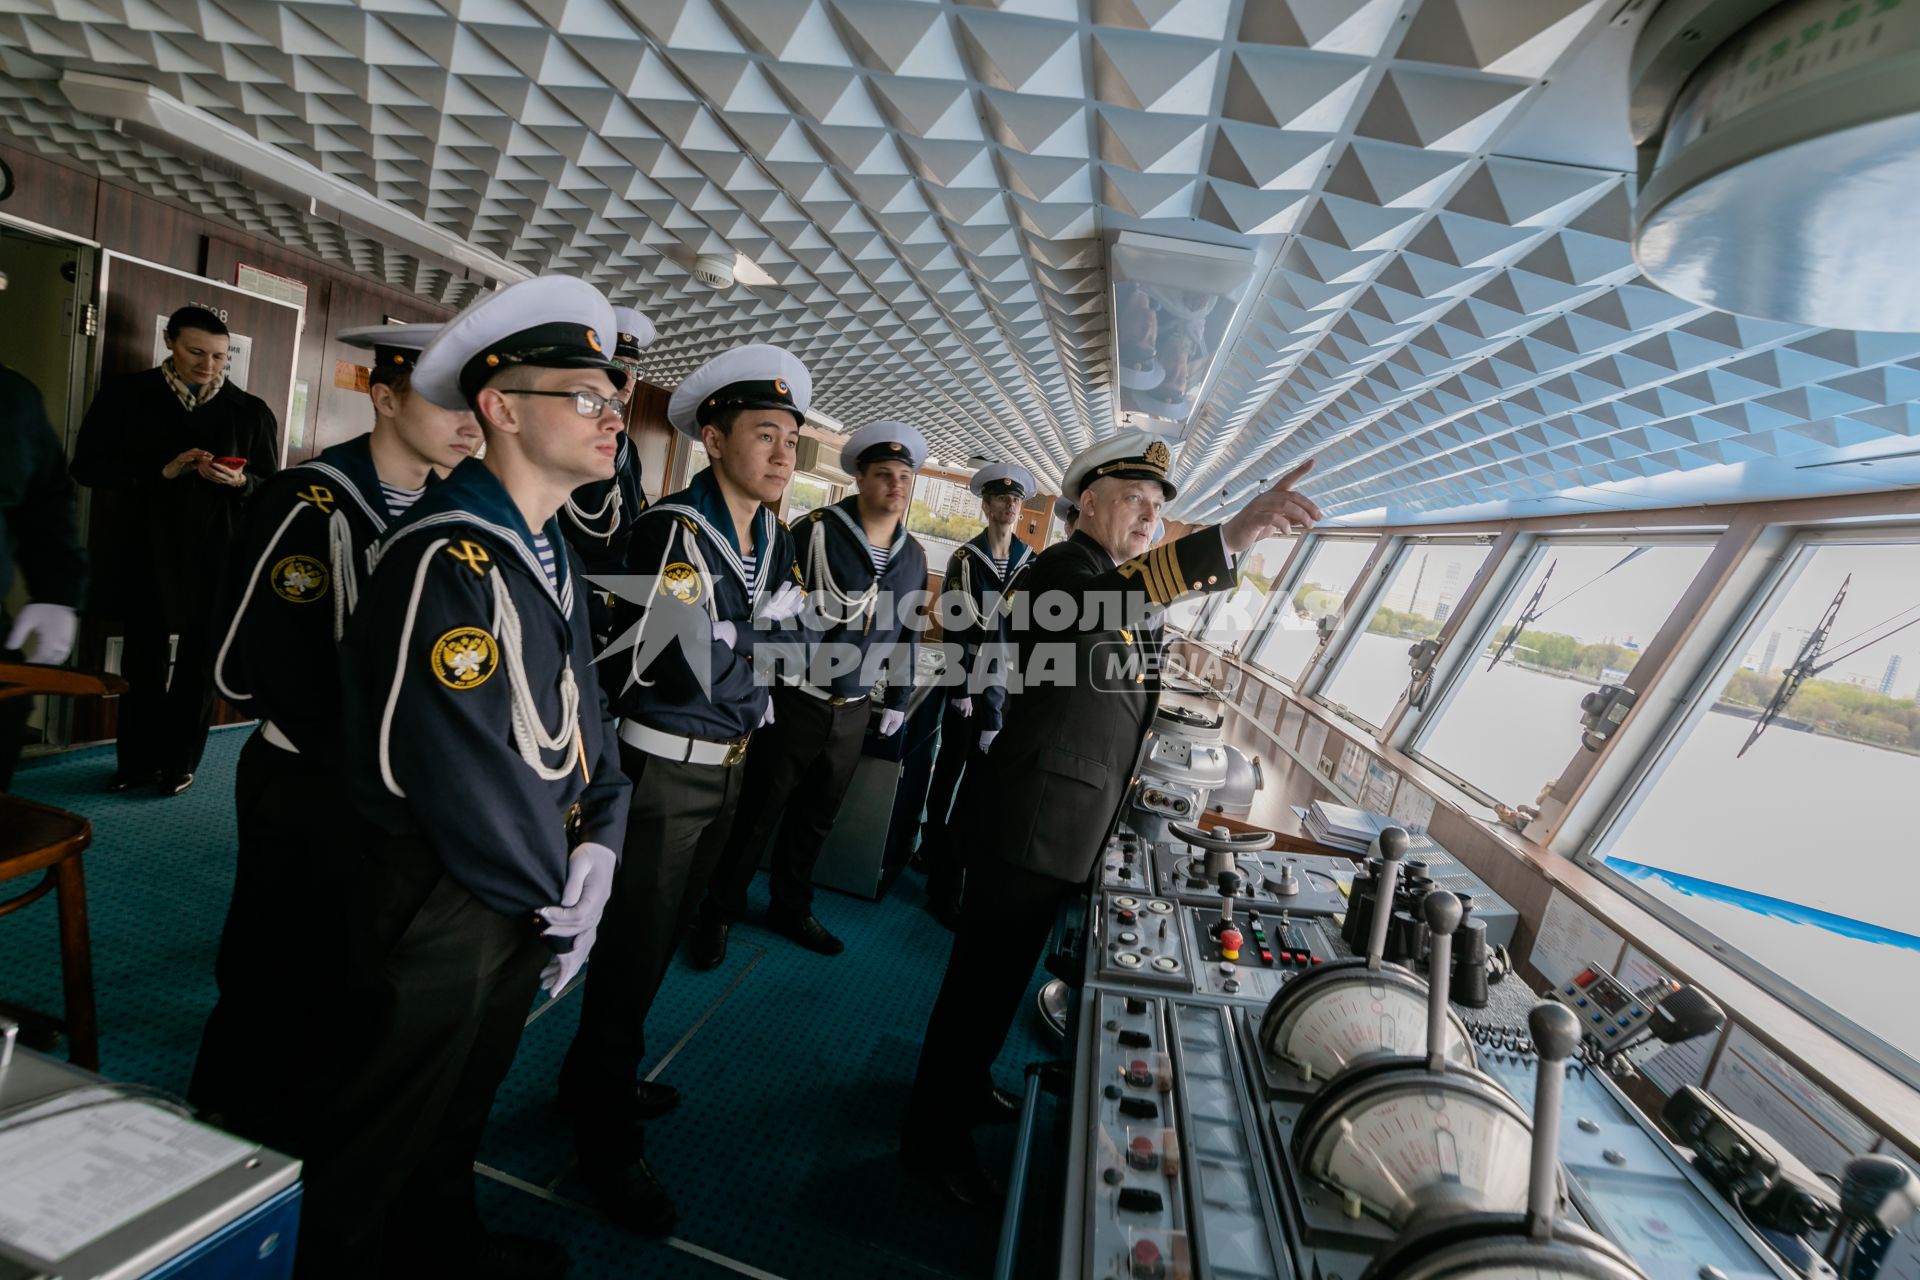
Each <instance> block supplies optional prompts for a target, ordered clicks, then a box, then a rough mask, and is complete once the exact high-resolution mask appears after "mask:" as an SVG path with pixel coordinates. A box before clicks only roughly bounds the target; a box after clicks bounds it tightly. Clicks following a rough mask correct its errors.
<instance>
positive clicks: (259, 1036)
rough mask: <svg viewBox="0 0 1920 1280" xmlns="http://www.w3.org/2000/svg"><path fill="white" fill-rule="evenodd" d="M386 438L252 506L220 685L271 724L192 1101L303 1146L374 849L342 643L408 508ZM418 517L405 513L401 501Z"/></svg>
mask: <svg viewBox="0 0 1920 1280" xmlns="http://www.w3.org/2000/svg"><path fill="white" fill-rule="evenodd" d="M371 440H372V437H371V435H364V436H357V437H355V438H354V439H351V440H347V441H344V442H342V443H340V444H337V445H334V446H333V447H332V448H330V449H328V450H326V451H325V452H324V453H322V454H320V456H319V457H317V458H314V459H311V460H309V461H308V462H305V463H302V464H301V465H299V466H296V467H291V468H289V469H287V470H285V471H282V472H279V473H278V474H276V475H274V476H273V477H272V478H270V479H268V480H267V481H266V482H265V483H263V484H262V485H261V486H260V488H259V490H258V491H257V492H256V493H255V494H254V497H253V500H252V502H251V503H250V504H249V506H248V511H247V516H246V519H245V521H244V523H243V525H242V527H241V530H240V536H239V539H238V549H237V555H236V557H235V570H236V571H235V574H234V584H235V585H234V587H233V589H232V591H231V593H230V594H231V596H232V598H231V600H230V602H229V605H228V610H229V613H228V616H227V617H226V619H225V622H224V625H223V627H222V629H221V631H220V645H219V649H218V650H217V652H216V654H215V658H214V664H213V678H214V684H215V687H217V688H218V689H219V691H220V693H221V695H222V696H223V697H225V698H226V699H227V700H228V701H229V702H230V703H232V704H233V705H234V706H235V707H236V708H238V709H240V710H242V711H243V712H247V713H250V714H252V715H256V716H258V717H259V718H260V721H261V724H260V728H259V729H258V730H257V731H255V733H254V734H253V735H252V736H251V737H249V738H248V739H247V743H246V745H245V746H244V747H243V748H242V749H241V752H240V765H239V770H238V773H237V776H236V778H235V782H234V808H235V817H236V822H237V827H238V837H239V838H238V841H237V850H238V852H237V857H236V860H235V866H234V887H233V898H232V901H231V902H230V903H229V905H228V909H227V919H226V924H225V926H224V928H223V929H222V931H221V935H220V949H219V952H218V954H217V956H216V959H215V961H214V978H215V982H216V984H217V986H218V987H219V991H220V996H219V999H218V1000H217V1001H216V1002H215V1004H214V1008H213V1012H212V1014H210V1015H209V1017H208V1019H207V1026H206V1029H205V1031H204V1032H203V1033H202V1036H201V1042H200V1055H199V1057H198V1059H197V1060H196V1061H195V1063H194V1073H193V1081H192V1083H191V1085H190V1086H189V1087H188V1090H187V1097H188V1099H189V1100H190V1101H192V1102H193V1104H194V1106H195V1107H196V1108H198V1109H200V1110H201V1111H202V1112H205V1113H208V1114H210V1115H212V1116H214V1117H216V1118H217V1120H218V1122H219V1123H220V1124H221V1125H222V1126H223V1127H224V1128H227V1129H230V1130H232V1131H233V1132H236V1133H241V1134H245V1135H246V1136H248V1137H250V1138H253V1139H255V1140H256V1141H259V1142H262V1143H265V1144H267V1145H269V1146H273V1147H275V1148H277V1149H279V1150H283V1151H298V1150H300V1149H301V1146H302V1143H303V1140H304V1135H302V1134H301V1133H300V1132H299V1120H300V1115H301V1109H302V1106H303V1103H304V1101H305V1092H306V1090H307V1087H308V1082H309V1077H310V1075H311V1066H312V1064H313V1063H314V1062H315V1061H316V1059H317V1056H318V1055H319V1052H320V1050H321V1048H322V1047H323V1046H324V1045H325V1044H326V1043H328V1041H329V1040H330V1037H329V1036H328V1035H327V1029H326V1024H325V1021H324V1019H323V1018H320V1017H316V1016H314V1006H315V1005H316V1004H320V1003H323V1002H324V993H325V992H326V990H327V988H328V987H329V985H330V983H331V981H332V980H333V978H334V976H335V974H336V973H337V953H338V936H337V929H336V924H337V917H336V915H335V913H334V912H333V910H332V904H333V903H334V902H336V901H337V900H338V897H339V895H340V894H341V893H342V892H343V891H344V888H345V886H346V885H347V884H348V883H349V882H350V880H351V876H352V874H353V870H354V867H355V865H356V863H357V858H356V856H355V854H356V852H357V844H358V842H357V841H356V840H355V839H353V838H351V837H350V835H348V834H347V833H349V832H350V831H351V830H352V824H351V823H350V822H343V817H344V815H343V813H342V808H343V805H344V801H345V794H344V790H343V788H342V786H341V782H340V775H339V769H340V766H341V761H342V755H343V747H344V744H343V741H342V730H341V722H340V699H339V694H338V685H339V646H340V640H341V638H342V636H343V635H344V634H345V629H346V625H347V621H348V619H349V618H350V617H351V615H352V612H353V609H354V606H355V603H356V602H357V600H358V599H359V595H360V591H361V589H362V586H363V584H364V583H366V582H367V580H368V578H369V577H370V575H371V568H370V564H369V553H370V551H371V548H372V547H373V545H374V542H375V541H376V540H377V539H378V538H380V537H381V536H382V535H384V534H385V533H386V532H387V529H388V523H389V521H391V520H393V519H394V518H396V517H397V516H398V515H399V514H400V512H399V511H396V510H394V509H393V506H392V505H390V499H389V498H388V495H387V492H386V490H385V489H384V488H383V486H382V485H381V483H380V477H379V473H378V472H377V471H375V469H374V465H373V456H372V452H371V450H370V448H369V444H370V442H371ZM401 510H404V508H401Z"/></svg>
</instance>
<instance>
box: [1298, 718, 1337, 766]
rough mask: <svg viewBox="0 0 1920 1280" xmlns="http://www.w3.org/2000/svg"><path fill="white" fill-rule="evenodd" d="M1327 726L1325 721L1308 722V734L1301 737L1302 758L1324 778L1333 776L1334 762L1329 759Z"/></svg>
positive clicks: (1305, 733)
mask: <svg viewBox="0 0 1920 1280" xmlns="http://www.w3.org/2000/svg"><path fill="white" fill-rule="evenodd" d="M1326 751H1327V724H1326V721H1324V720H1309V721H1307V728H1306V732H1304V733H1302V734H1301V735H1300V756H1301V758H1302V759H1304V760H1305V761H1306V762H1307V763H1308V764H1309V765H1311V766H1312V767H1313V768H1314V770H1315V771H1317V772H1318V773H1319V774H1320V776H1321V777H1323V778H1331V777H1332V776H1333V761H1331V760H1329V759H1328V758H1327V754H1326Z"/></svg>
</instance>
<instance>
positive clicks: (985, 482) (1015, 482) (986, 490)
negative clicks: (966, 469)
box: [967, 462, 1039, 501]
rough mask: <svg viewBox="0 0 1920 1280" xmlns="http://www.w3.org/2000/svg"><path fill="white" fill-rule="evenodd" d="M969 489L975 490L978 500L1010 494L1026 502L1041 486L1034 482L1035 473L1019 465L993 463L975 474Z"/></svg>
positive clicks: (968, 485)
mask: <svg viewBox="0 0 1920 1280" xmlns="http://www.w3.org/2000/svg"><path fill="white" fill-rule="evenodd" d="M967 488H969V489H971V490H973V496H974V497H976V498H997V497H1000V496H1001V495H1003V494H1009V493H1010V494H1012V495H1013V496H1014V497H1016V498H1019V499H1021V500H1023V501H1024V500H1025V499H1027V498H1031V497H1032V496H1033V495H1034V492H1035V490H1037V489H1038V488H1039V486H1038V485H1037V484H1036V483H1035V482H1034V479H1033V472H1031V471H1029V470H1027V469H1026V468H1025V467H1023V466H1021V465H1020V464H1019V463H1017V462H993V463H989V464H987V465H986V466H984V467H982V468H980V469H979V470H978V471H976V472H974V473H973V479H971V480H969V481H967Z"/></svg>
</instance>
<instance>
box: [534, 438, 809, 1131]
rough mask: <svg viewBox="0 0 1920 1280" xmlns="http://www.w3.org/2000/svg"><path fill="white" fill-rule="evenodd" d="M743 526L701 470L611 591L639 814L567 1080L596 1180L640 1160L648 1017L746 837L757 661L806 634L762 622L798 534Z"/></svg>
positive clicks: (643, 528)
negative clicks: (738, 819)
mask: <svg viewBox="0 0 1920 1280" xmlns="http://www.w3.org/2000/svg"><path fill="white" fill-rule="evenodd" d="M733 527H734V526H733V517H732V516H731V515H730V514H729V512H728V510H727V505H726V502H725V499H724V498H723V496H722V494H721V492H720V488H719V484H718V483H717V481H716V480H715V478H714V474H713V472H712V471H711V470H706V471H702V472H700V473H699V474H698V475H696V476H695V477H694V478H693V482H692V483H691V484H689V485H688V486H687V487H686V488H685V489H683V490H681V491H680V492H679V493H675V494H670V495H667V496H666V497H663V498H662V499H661V500H660V502H659V503H657V504H656V505H654V506H652V507H650V508H648V510H647V511H646V513H645V514H644V515H643V516H641V518H640V519H639V521H638V523H637V525H636V527H635V530H634V536H633V544H632V547H631V550H630V553H629V557H628V565H627V572H628V575H629V576H627V577H626V578H623V579H614V580H608V581H614V582H619V583H620V584H622V586H623V587H624V590H623V591H622V592H621V593H619V595H620V599H619V604H618V606H617V608H616V610H615V626H616V631H617V633H618V638H617V641H616V644H615V647H614V648H612V649H611V650H610V651H608V654H607V656H606V658H605V659H604V660H603V662H602V663H601V679H602V680H603V681H604V682H605V684H606V687H607V688H608V690H609V691H610V692H611V693H612V696H613V699H614V704H615V706H616V708H617V709H618V711H619V714H620V716H621V721H620V739H621V746H620V755H621V760H622V763H623V767H624V768H625V771H626V773H627V775H628V776H629V777H630V778H632V779H633V802H632V806H631V808H630V809H629V811H628V816H627V842H626V847H627V850H628V852H627V854H626V856H625V857H624V858H623V859H622V861H621V864H620V870H619V872H618V873H617V874H616V875H615V877H614V888H613V898H612V900H611V901H610V902H609V903H608V906H607V912H606V915H605V916H604V917H603V918H602V923H601V932H600V940H599V942H598V943H597V944H596V946H595V948H594V955H593V963H592V964H591V965H590V966H588V968H587V984H586V999H585V1003H584V1004H583V1006H582V1008H581V1013H580V1030H579V1033H578V1035H577V1036H576V1037H575V1039H574V1042H573V1047H572V1049H571V1050H570V1051H569V1053H568V1055H567V1061H566V1064H565V1066H564V1067H563V1069H562V1073H561V1092H562V1095H563V1097H564V1098H565V1099H566V1106H567V1108H568V1109H569V1110H570V1111H571V1113H572V1114H573V1116H574V1121H575V1139H576V1145H577V1147H578V1149H579V1151H580V1154H581V1160H582V1164H583V1165H585V1166H589V1167H591V1168H595V1169H605V1168H617V1167H620V1166H622V1165H623V1164H625V1163H626V1162H628V1161H629V1160H630V1159H631V1158H632V1157H633V1156H634V1155H636V1154H637V1151H636V1150H634V1148H635V1147H636V1146H637V1144H638V1141H639V1135H638V1133H637V1131H636V1130H635V1127H634V1126H635V1124H636V1122H637V1121H638V1120H639V1119H641V1118H643V1117H642V1116H641V1115H639V1114H638V1113H637V1112H636V1108H635V1097H636V1094H635V1076H636V1075H637V1073H638V1071H639V1067H640V1064H641V1062H642V1060H643V1059H644V1058H645V1055H646V1034H645V1032H646V1025H645V1024H646V1016H647V1012H648V1010H649V1009H650V1008H651V1006H652V1004H653V999H654V996H655V995H656V994H657V993H658V991H659V989H660V983H661V980H662V979H663V978H664V977H665V974H666V971H667V967H668V964H669V962H670V961H671V959H672V956H673V952H674V949H675V948H676V947H677V946H678V945H679V943H680V940H681V939H682V938H683V937H684V936H685V935H686V933H687V931H688V930H689V929H690V928H691V926H692V924H693V920H694V917H695V914H696V911H697V909H698V906H699V903H700V900H701V897H702V896H703V895H704V894H705V893H706V891H707V883H708V880H709V879H710V878H711V876H712V874H713V869H714V867H715V865H716V864H717V863H718V862H719V859H720V856H721V851H722V850H723V849H724V848H725V847H726V844H727V839H728V836H729V834H730V833H731V831H732V829H733V825H734V813H735V809H736V806H737V805H738V804H739V802H740V798H741V795H742V792H743V784H744V780H745V775H746V770H745V769H744V768H743V767H742V761H743V760H744V759H745V758H746V756H747V743H748V738H749V736H750V735H751V734H753V732H754V730H755V729H756V728H757V727H758V726H759V724H760V722H761V720H762V718H763V717H764V715H765V713H766V710H767V705H768V697H769V692H770V690H769V689H768V687H767V685H766V684H765V683H763V682H760V681H756V679H755V667H754V658H755V656H756V652H760V653H765V652H766V651H767V646H768V645H769V644H770V643H780V642H782V641H784V640H785V639H786V638H787V637H788V636H790V635H791V632H792V628H791V626H788V627H786V628H782V627H777V626H768V625H766V624H765V623H764V622H763V623H761V624H760V625H756V623H755V617H754V614H755V609H756V607H757V606H759V605H761V604H762V603H763V602H765V601H766V600H767V599H768V598H769V597H770V596H771V595H772V594H773V593H774V592H775V591H776V590H778V589H779V588H780V587H781V585H782V584H786V583H795V584H797V581H798V575H797V571H796V569H795V566H794V559H793V540H792V538H791V537H790V536H789V534H788V532H787V528H786V526H785V525H783V524H782V523H781V522H780V521H779V520H778V519H777V518H775V516H774V514H773V512H772V511H771V510H769V509H768V508H766V507H764V506H763V507H760V508H759V509H758V510H757V512H756V514H755V516H754V520H753V526H752V537H751V541H752V547H751V550H750V551H749V552H747V553H746V554H744V555H743V554H742V552H741V550H740V547H739V544H738V542H737V541H736V539H735V536H734V534H733ZM719 623H729V624H732V627H733V629H734V638H733V640H732V643H731V644H729V643H727V642H725V641H724V640H722V639H721V638H719V637H716V635H715V634H714V627H715V624H719ZM756 802H757V798H756Z"/></svg>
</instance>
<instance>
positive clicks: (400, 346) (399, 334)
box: [340, 323, 446, 365]
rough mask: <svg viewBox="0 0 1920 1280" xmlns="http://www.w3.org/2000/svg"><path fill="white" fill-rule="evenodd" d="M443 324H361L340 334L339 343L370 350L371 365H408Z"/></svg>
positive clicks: (438, 333) (443, 326) (417, 356)
mask: <svg viewBox="0 0 1920 1280" xmlns="http://www.w3.org/2000/svg"><path fill="white" fill-rule="evenodd" d="M444 328H446V326H445V325H443V324H439V323H435V324H363V325H361V326H360V327H359V328H357V329H343V330H341V331H340V341H342V342H344V343H346V344H347V345H348V346H350V347H359V348H360V349H361V350H362V351H371V352H373V355H374V363H376V364H381V365H409V364H413V363H414V362H415V361H417V360H419V358H420V353H421V352H422V351H425V350H426V349H427V346H428V344H429V343H431V342H432V341H433V340H434V339H435V338H437V337H439V336H440V331H441V330H442V329H444Z"/></svg>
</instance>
